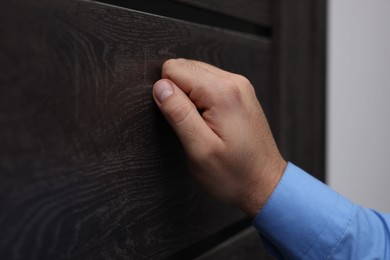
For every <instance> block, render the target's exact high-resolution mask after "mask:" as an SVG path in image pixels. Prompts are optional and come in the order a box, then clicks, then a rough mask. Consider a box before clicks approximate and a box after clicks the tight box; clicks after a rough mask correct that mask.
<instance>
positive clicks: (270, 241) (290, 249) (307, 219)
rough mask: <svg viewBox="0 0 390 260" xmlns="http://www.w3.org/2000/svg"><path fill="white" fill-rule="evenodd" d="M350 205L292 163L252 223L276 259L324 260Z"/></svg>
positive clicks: (342, 228)
mask: <svg viewBox="0 0 390 260" xmlns="http://www.w3.org/2000/svg"><path fill="white" fill-rule="evenodd" d="M352 213H353V204H352V203H351V202H350V201H349V200H347V199H346V198H344V197H342V196H341V195H339V194H338V193H337V192H335V191H333V190H331V189H330V188H329V187H328V186H326V185H325V184H323V183H322V182H320V181H318V180H317V179H315V178H314V177H312V176H311V175H309V174H307V173H306V172H304V171H303V170H301V169H300V168H298V167H297V166H295V165H294V164H292V163H288V165H287V168H286V170H285V172H284V174H283V177H282V179H281V180H280V182H279V184H278V186H277V187H276V189H275V190H274V192H273V193H272V195H271V197H270V198H269V199H268V202H267V203H266V204H265V206H264V207H263V208H262V210H261V211H260V212H259V214H258V215H257V216H256V218H255V219H254V221H253V225H254V227H255V228H256V229H257V231H258V232H259V233H260V235H261V236H262V237H263V241H264V244H265V246H266V248H267V250H268V251H269V253H271V254H273V255H274V256H276V257H283V258H287V259H324V258H326V257H327V256H328V255H329V254H330V253H331V251H332V249H333V248H334V247H335V246H336V245H337V243H338V241H339V239H340V237H341V236H342V234H343V232H344V231H345V229H346V227H347V225H348V222H349V220H350V218H351V216H352Z"/></svg>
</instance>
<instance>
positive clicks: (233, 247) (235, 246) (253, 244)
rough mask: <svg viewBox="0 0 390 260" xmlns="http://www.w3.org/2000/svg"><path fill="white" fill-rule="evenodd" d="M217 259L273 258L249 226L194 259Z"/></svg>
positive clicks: (251, 259)
mask: <svg viewBox="0 0 390 260" xmlns="http://www.w3.org/2000/svg"><path fill="white" fill-rule="evenodd" d="M219 259H224V260H241V259H244V260H261V259H263V260H265V259H275V258H273V257H272V256H270V255H268V254H267V253H266V251H265V248H264V247H263V244H262V241H261V239H260V236H259V234H258V233H257V231H256V230H255V229H254V228H253V227H250V228H247V229H244V230H243V231H241V232H240V233H238V234H237V235H235V236H233V237H231V238H229V239H227V240H226V241H224V242H223V243H221V244H219V245H218V246H216V247H215V248H213V249H211V250H210V251H208V252H206V253H204V254H203V255H201V256H199V257H197V258H196V260H219Z"/></svg>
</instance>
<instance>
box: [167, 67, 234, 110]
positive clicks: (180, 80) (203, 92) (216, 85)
mask: <svg viewBox="0 0 390 260" xmlns="http://www.w3.org/2000/svg"><path fill="white" fill-rule="evenodd" d="M199 64H200V63H196V62H194V61H190V60H184V59H177V60H168V61H166V62H165V63H164V65H163V68H162V77H163V78H166V79H170V80H172V81H173V82H175V83H176V84H177V86H178V87H179V88H180V89H181V90H183V92H184V93H186V94H187V95H188V96H189V97H190V99H191V100H192V101H193V103H194V104H195V105H196V106H197V107H198V108H199V109H208V108H210V107H211V106H213V105H215V101H216V100H218V99H219V96H220V95H221V94H223V92H224V89H225V87H226V85H227V84H229V83H227V81H228V80H230V79H229V78H227V77H224V76H222V74H221V72H218V70H217V69H216V68H215V69H213V68H212V66H211V65H210V67H209V68H208V69H206V66H204V65H202V66H200V65H199ZM226 73H227V72H226Z"/></svg>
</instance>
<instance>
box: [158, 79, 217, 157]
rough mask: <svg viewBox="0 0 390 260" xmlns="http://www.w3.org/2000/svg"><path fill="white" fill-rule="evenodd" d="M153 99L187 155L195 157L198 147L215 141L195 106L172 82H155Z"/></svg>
mask: <svg viewBox="0 0 390 260" xmlns="http://www.w3.org/2000/svg"><path fill="white" fill-rule="evenodd" d="M153 98H154V100H155V102H156V104H157V106H158V107H159V108H160V110H161V112H162V114H163V115H164V116H165V118H166V119H167V121H168V123H169V124H170V125H171V127H172V128H173V130H174V131H175V132H176V134H177V135H178V137H179V139H180V141H181V143H182V145H183V147H184V149H185V150H186V152H187V154H188V155H190V156H196V153H197V151H198V152H199V146H204V145H207V144H210V142H213V141H214V142H215V141H216V140H217V138H218V137H217V135H216V134H215V133H214V132H213V131H212V130H211V129H210V127H209V126H208V125H207V124H206V122H205V121H204V120H203V118H202V116H201V115H200V114H199V112H198V110H197V108H196V106H195V104H194V103H193V102H192V101H191V99H190V98H189V97H188V96H187V95H186V94H185V93H184V92H183V91H182V90H181V89H180V88H179V87H178V86H176V84H174V83H173V82H172V81H170V80H168V79H161V80H159V81H157V82H156V83H155V84H154V86H153Z"/></svg>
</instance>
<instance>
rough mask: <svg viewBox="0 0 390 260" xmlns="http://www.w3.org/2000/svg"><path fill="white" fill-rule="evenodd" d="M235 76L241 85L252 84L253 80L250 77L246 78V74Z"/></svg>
mask: <svg viewBox="0 0 390 260" xmlns="http://www.w3.org/2000/svg"><path fill="white" fill-rule="evenodd" d="M234 77H235V79H236V81H237V82H238V83H239V84H240V85H245V86H247V85H252V84H251V82H250V81H249V79H248V78H246V77H244V76H242V75H238V74H236V75H234Z"/></svg>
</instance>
